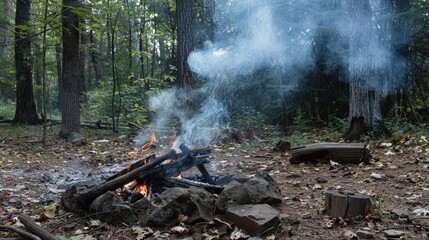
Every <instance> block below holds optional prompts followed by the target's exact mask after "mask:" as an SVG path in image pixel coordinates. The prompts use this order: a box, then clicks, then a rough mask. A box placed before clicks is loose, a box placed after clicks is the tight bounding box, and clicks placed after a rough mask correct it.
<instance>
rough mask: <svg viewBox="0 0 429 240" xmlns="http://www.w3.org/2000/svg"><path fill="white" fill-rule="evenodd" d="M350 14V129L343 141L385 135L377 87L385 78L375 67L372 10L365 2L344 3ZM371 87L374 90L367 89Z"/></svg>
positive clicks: (358, 0) (385, 130)
mask: <svg viewBox="0 0 429 240" xmlns="http://www.w3.org/2000/svg"><path fill="white" fill-rule="evenodd" d="M347 7H348V12H349V14H350V21H351V22H350V28H351V34H350V42H349V43H350V44H349V45H350V46H349V48H350V49H349V52H350V62H349V74H350V76H349V78H350V98H349V119H350V126H349V128H348V130H347V131H346V134H345V135H344V138H346V139H357V138H359V137H360V136H361V134H363V133H364V132H366V131H368V130H370V131H372V132H373V133H374V134H375V135H376V136H381V135H386V134H387V133H388V131H387V129H386V127H385V126H384V123H383V117H382V115H381V108H380V99H381V94H380V90H379V89H378V87H377V86H378V85H381V81H382V78H383V77H385V76H384V75H383V74H382V73H381V72H380V69H379V67H377V66H376V61H379V59H376V58H375V57H374V55H375V54H374V52H373V51H374V49H373V46H374V44H377V43H376V42H375V41H377V39H376V36H375V35H374V30H373V29H372V9H371V6H370V3H369V0H355V1H347ZM371 86H375V87H371Z"/></svg>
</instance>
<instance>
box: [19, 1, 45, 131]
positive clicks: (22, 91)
mask: <svg viewBox="0 0 429 240" xmlns="http://www.w3.org/2000/svg"><path fill="white" fill-rule="evenodd" d="M30 14H31V1H30V0H18V1H17V2H16V17H15V68H16V111H15V118H14V120H13V121H14V122H18V123H28V124H37V123H40V120H39V118H38V117H37V110H36V103H35V102H34V93H33V76H32V74H33V72H32V62H31V59H32V57H31V39H30V37H29V32H28V29H26V28H28V26H27V24H28V22H29V21H30Z"/></svg>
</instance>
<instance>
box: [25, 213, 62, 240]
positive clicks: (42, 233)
mask: <svg viewBox="0 0 429 240" xmlns="http://www.w3.org/2000/svg"><path fill="white" fill-rule="evenodd" d="M18 219H19V221H20V222H21V223H22V224H23V225H24V226H25V228H27V229H28V231H30V232H32V233H33V234H35V235H37V236H38V237H39V238H41V239H42V240H59V238H58V237H57V236H55V235H54V234H52V233H51V232H49V231H47V230H46V229H44V228H42V227H40V226H39V225H37V224H36V223H35V222H34V221H33V220H32V219H31V218H29V217H27V216H25V215H23V214H20V215H18Z"/></svg>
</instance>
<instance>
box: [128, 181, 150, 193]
mask: <svg viewBox="0 0 429 240" xmlns="http://www.w3.org/2000/svg"><path fill="white" fill-rule="evenodd" d="M125 189H131V190H133V191H134V192H139V193H141V194H143V196H145V197H147V195H148V187H147V184H146V181H145V182H143V183H142V184H140V185H137V181H136V180H133V181H131V182H129V183H127V184H125V185H124V186H123V187H122V190H125Z"/></svg>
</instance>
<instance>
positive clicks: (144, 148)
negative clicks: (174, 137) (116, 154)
mask: <svg viewBox="0 0 429 240" xmlns="http://www.w3.org/2000/svg"><path fill="white" fill-rule="evenodd" d="M156 142H157V141H156V135H155V133H154V132H151V133H150V140H149V142H147V143H145V144H144V145H143V146H142V147H141V148H139V149H136V150H135V151H131V152H129V153H128V155H130V156H133V157H135V156H137V155H139V154H142V153H144V152H146V151H147V150H149V149H150V148H151V147H152V145H153V144H154V143H156Z"/></svg>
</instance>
